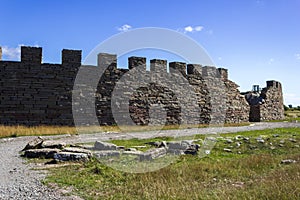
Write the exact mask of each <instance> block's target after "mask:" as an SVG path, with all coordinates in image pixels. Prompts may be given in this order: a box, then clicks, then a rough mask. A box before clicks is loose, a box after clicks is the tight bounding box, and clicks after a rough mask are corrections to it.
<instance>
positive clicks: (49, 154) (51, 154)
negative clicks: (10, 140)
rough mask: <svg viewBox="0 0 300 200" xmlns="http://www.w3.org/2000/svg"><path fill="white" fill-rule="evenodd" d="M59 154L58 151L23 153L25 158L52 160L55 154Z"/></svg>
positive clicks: (36, 150) (42, 150) (30, 150)
mask: <svg viewBox="0 0 300 200" xmlns="http://www.w3.org/2000/svg"><path fill="white" fill-rule="evenodd" d="M58 152H60V149H47V148H46V149H28V150H26V151H25V152H24V156H25V157H27V158H53V157H54V154H55V153H58Z"/></svg>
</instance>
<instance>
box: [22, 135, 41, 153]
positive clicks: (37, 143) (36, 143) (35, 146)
mask: <svg viewBox="0 0 300 200" xmlns="http://www.w3.org/2000/svg"><path fill="white" fill-rule="evenodd" d="M43 142H44V140H43V139H42V138H41V137H37V138H35V139H34V140H32V141H30V142H28V144H27V145H26V146H25V148H24V149H23V150H22V151H25V150H28V149H39V148H41V146H42V143H43Z"/></svg>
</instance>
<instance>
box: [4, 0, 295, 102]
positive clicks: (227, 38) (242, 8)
mask: <svg viewBox="0 0 300 200" xmlns="http://www.w3.org/2000/svg"><path fill="white" fill-rule="evenodd" d="M0 5H1V12H0V17H1V19H2V20H1V26H0V45H1V46H2V48H3V53H4V56H3V59H5V60H18V59H19V45H30V46H41V47H43V61H44V62H50V63H52V62H53V63H60V62H61V55H60V52H61V50H62V49H64V48H69V49H82V50H83V57H85V56H87V54H88V53H89V52H90V51H91V50H92V49H93V48H94V47H95V46H96V45H98V44H99V43H100V42H102V41H104V40H105V39H107V38H109V37H111V36H112V35H114V34H117V33H119V32H121V31H125V30H127V29H128V30H130V29H134V28H142V27H162V28H168V29H172V30H175V31H180V32H182V33H183V34H186V35H187V36H189V37H191V38H193V39H194V40H195V41H197V42H198V43H199V44H200V45H202V46H203V47H204V48H205V49H206V51H207V52H208V53H209V55H210V56H211V58H212V59H213V61H214V62H215V63H216V65H217V67H225V68H228V69H229V76H230V79H231V80H233V81H235V82H237V83H238V84H239V85H240V86H241V87H240V90H241V91H246V90H250V89H251V87H252V85H253V84H259V85H260V86H261V87H264V86H265V81H266V80H273V79H275V80H279V81H280V82H282V84H283V90H284V98H285V104H286V105H288V104H292V105H294V106H297V105H300V89H299V88H300V87H299V86H300V68H299V67H300V25H299V24H300V0H194V1H193V0H190V1H179V0H170V1H169V0H164V1H162V0H160V1H159V0H151V1H137V0H127V1H122V0H119V1H117V0H110V1H96V0H95V1H92V0H90V1H83V0H81V1H79V0H72V1H71V0H64V1H62V0H52V1H36V0H26V1H23V0H2V1H1V4H0Z"/></svg>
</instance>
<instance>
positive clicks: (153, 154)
mask: <svg viewBox="0 0 300 200" xmlns="http://www.w3.org/2000/svg"><path fill="white" fill-rule="evenodd" d="M166 154H167V150H166V148H164V147H161V148H155V149H149V150H148V151H146V152H144V153H143V154H141V155H140V157H139V159H140V161H150V160H153V159H155V158H158V157H162V156H165V155H166Z"/></svg>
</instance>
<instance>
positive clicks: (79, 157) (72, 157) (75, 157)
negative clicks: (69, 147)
mask: <svg viewBox="0 0 300 200" xmlns="http://www.w3.org/2000/svg"><path fill="white" fill-rule="evenodd" d="M54 159H55V160H59V161H83V162H85V161H88V160H89V156H88V154H86V153H74V152H59V153H55V154H54Z"/></svg>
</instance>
